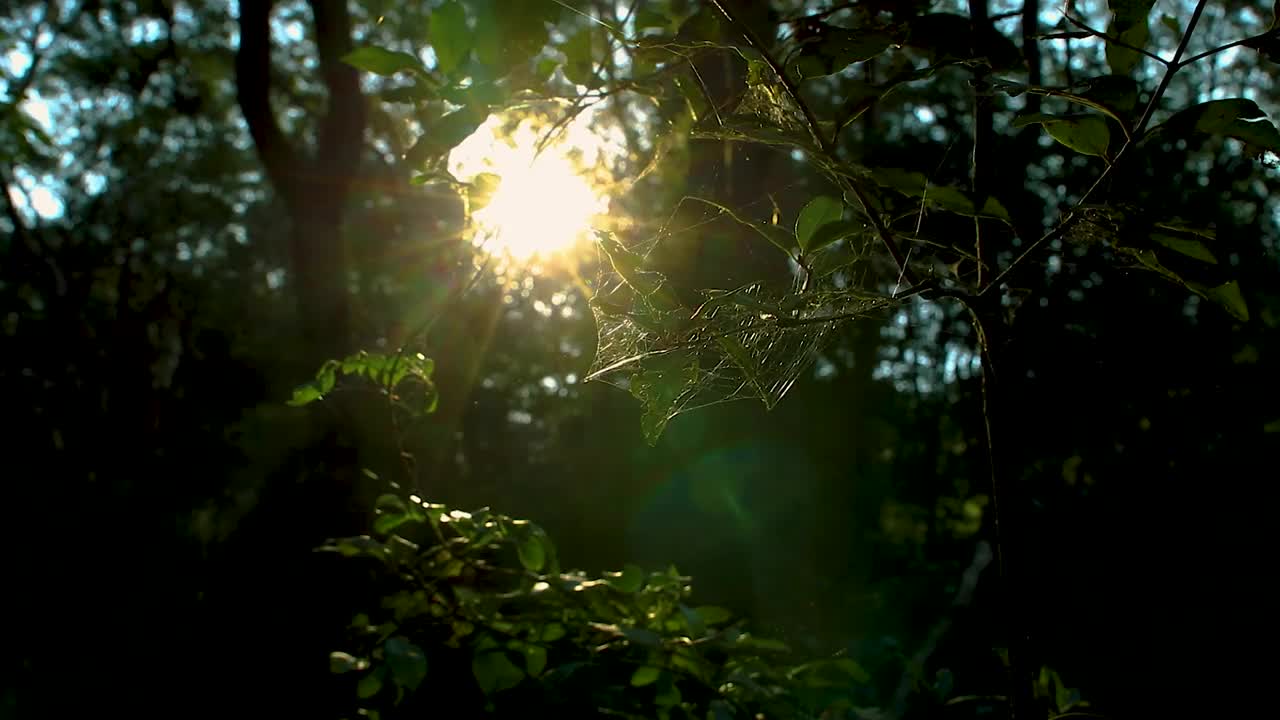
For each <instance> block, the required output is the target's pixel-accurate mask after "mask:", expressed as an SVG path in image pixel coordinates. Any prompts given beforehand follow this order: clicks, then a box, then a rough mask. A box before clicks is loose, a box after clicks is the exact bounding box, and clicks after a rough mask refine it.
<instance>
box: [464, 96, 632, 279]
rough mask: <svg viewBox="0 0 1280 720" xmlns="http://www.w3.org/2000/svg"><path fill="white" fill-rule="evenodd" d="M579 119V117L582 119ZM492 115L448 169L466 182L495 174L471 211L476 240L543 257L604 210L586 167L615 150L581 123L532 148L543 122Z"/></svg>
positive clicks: (524, 257) (524, 256) (580, 233)
mask: <svg viewBox="0 0 1280 720" xmlns="http://www.w3.org/2000/svg"><path fill="white" fill-rule="evenodd" d="M580 120H581V119H580ZM501 127H502V123H501V121H500V119H499V118H497V117H490V118H489V120H488V121H486V122H485V123H484V124H483V125H481V126H480V128H479V129H478V130H476V132H475V133H474V134H472V135H471V137H469V138H467V139H466V140H465V141H463V142H462V143H461V144H459V145H458V146H457V147H456V148H455V149H454V150H453V152H452V154H451V155H450V156H449V169H450V171H451V172H452V173H453V174H454V176H455V177H457V178H458V179H460V180H463V181H466V182H470V181H471V180H473V179H474V178H475V177H476V176H477V175H479V174H480V173H493V174H495V175H497V176H498V177H499V178H500V179H501V181H500V182H499V184H498V187H497V190H496V191H495V192H494V194H493V196H492V197H491V199H490V200H489V204H488V205H486V206H485V207H483V208H482V209H480V210H478V211H476V212H475V213H473V214H472V221H473V222H474V223H475V229H476V242H477V244H481V245H483V247H484V248H485V249H486V250H487V251H491V252H494V253H496V254H502V255H506V256H507V257H509V258H510V259H513V260H517V261H530V260H533V259H535V258H542V259H545V258H547V257H550V256H552V255H556V254H558V253H562V252H564V251H566V250H567V249H568V248H570V247H572V246H574V245H576V244H577V243H578V242H579V241H581V240H582V239H583V238H584V237H585V236H586V235H587V233H588V232H589V231H590V230H591V228H592V226H593V224H595V222H596V221H597V220H598V219H599V218H600V217H601V216H603V215H605V214H607V213H608V212H609V197H608V194H607V193H606V192H605V191H604V190H603V188H602V186H601V184H600V183H598V182H596V181H595V180H594V179H593V178H592V170H593V168H595V167H596V166H597V164H598V163H599V162H600V161H601V159H602V158H606V157H607V156H608V154H609V153H610V152H612V151H613V149H612V147H611V145H610V142H609V139H608V138H606V137H602V136H600V135H598V134H597V133H595V132H593V131H592V130H591V128H590V127H589V125H588V124H587V123H584V122H581V121H578V122H574V123H571V124H569V125H568V126H567V127H566V128H565V129H564V132H563V133H562V135H561V136H560V138H559V139H558V140H557V141H555V142H553V143H550V144H549V145H548V146H547V147H545V148H543V149H542V152H541V153H539V152H538V144H539V142H540V141H541V140H542V139H543V138H544V136H545V133H546V132H547V130H545V129H544V130H541V131H540V130H539V129H537V128H536V127H535V125H534V124H533V121H531V120H525V121H523V122H522V123H521V124H520V125H518V126H517V127H516V129H515V131H514V132H511V133H509V134H508V133H503V132H502V131H501Z"/></svg>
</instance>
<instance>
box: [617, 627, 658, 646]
mask: <svg viewBox="0 0 1280 720" xmlns="http://www.w3.org/2000/svg"><path fill="white" fill-rule="evenodd" d="M620 631H621V632H622V636H623V637H625V638H626V639H627V640H628V641H630V642H631V643H632V644H634V645H639V646H641V647H648V648H655V647H658V646H659V645H661V644H662V636H661V635H659V634H658V633H656V632H654V631H652V630H645V629H644V628H637V627H624V628H620Z"/></svg>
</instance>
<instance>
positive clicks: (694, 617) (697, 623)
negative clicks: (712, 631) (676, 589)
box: [680, 603, 707, 638]
mask: <svg viewBox="0 0 1280 720" xmlns="http://www.w3.org/2000/svg"><path fill="white" fill-rule="evenodd" d="M680 616H681V617H682V618H684V626H685V628H686V629H688V631H689V636H690V637H694V638H700V637H702V636H703V635H705V634H706V633H707V624H706V623H705V622H703V620H702V616H701V615H699V614H698V611H697V610H694V609H693V608H691V607H689V606H688V605H685V604H684V603H680Z"/></svg>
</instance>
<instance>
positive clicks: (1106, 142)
mask: <svg viewBox="0 0 1280 720" xmlns="http://www.w3.org/2000/svg"><path fill="white" fill-rule="evenodd" d="M1033 123H1034V124H1040V125H1043V126H1044V129H1045V132H1047V133H1049V136H1050V137H1052V138H1053V139H1054V140H1057V141H1058V142H1060V143H1062V144H1063V145H1066V146H1067V147H1069V148H1071V149H1072V150H1075V151H1076V152H1078V153H1083V154H1085V155H1094V156H1097V157H1100V158H1103V159H1106V158H1107V157H1108V154H1107V148H1108V147H1109V146H1110V144H1111V128H1110V127H1109V126H1108V125H1107V121H1106V119H1104V118H1103V117H1102V116H1101V115H1093V114H1070V115H1048V114H1045V113H1030V114H1027V115H1021V116H1018V117H1016V118H1014V120H1013V127H1023V126H1026V125H1031V124H1033Z"/></svg>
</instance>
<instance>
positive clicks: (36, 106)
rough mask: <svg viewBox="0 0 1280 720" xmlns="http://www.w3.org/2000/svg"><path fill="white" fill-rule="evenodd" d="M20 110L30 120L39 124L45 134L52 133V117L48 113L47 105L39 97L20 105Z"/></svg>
mask: <svg viewBox="0 0 1280 720" xmlns="http://www.w3.org/2000/svg"><path fill="white" fill-rule="evenodd" d="M22 109H23V111H25V112H26V113H27V115H30V116H31V119H32V120H35V121H36V122H38V123H40V127H41V128H43V129H44V131H45V132H53V115H52V114H51V113H50V112H49V103H47V102H45V100H44V99H43V98H41V97H40V96H39V95H36V96H35V97H34V98H32V99H29V100H27V101H26V102H24V103H22Z"/></svg>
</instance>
